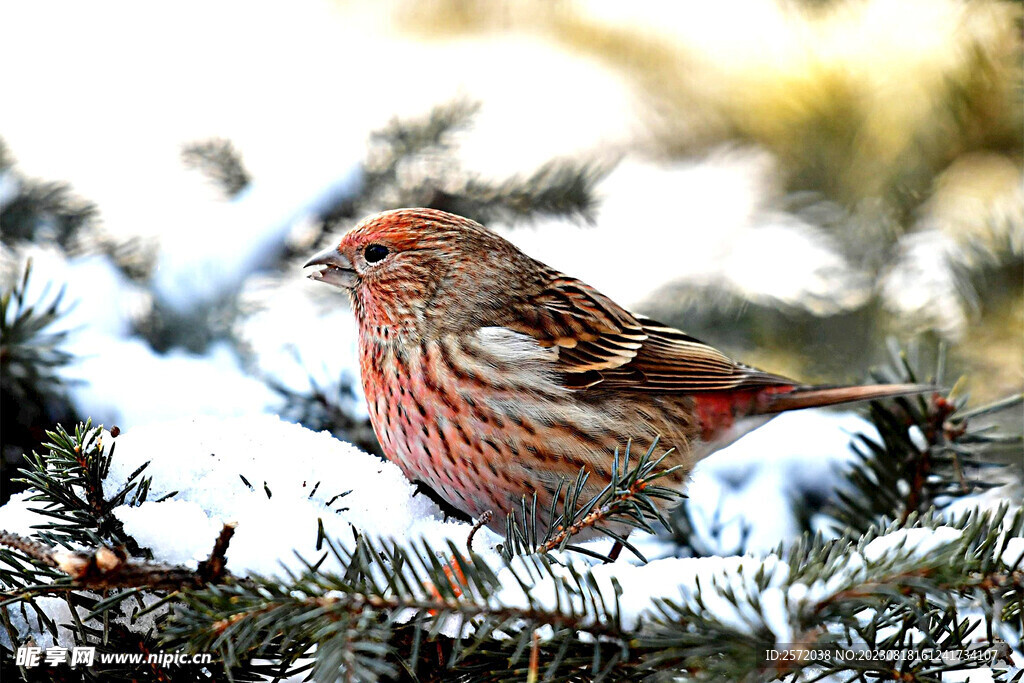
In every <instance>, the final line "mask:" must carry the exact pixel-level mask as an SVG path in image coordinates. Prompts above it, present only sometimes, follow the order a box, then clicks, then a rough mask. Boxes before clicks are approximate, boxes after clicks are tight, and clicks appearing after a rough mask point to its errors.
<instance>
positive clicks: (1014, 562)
mask: <svg viewBox="0 0 1024 683" xmlns="http://www.w3.org/2000/svg"><path fill="white" fill-rule="evenodd" d="M1000 559H1002V561H1003V564H1005V565H1006V566H1007V567H1017V568H1018V569H1019V568H1020V567H1021V565H1022V564H1024V538H1021V537H1019V536H1018V537H1015V538H1011V539H1009V540H1007V541H1006V549H1005V550H1003V555H1002V557H1001V558H1000Z"/></svg>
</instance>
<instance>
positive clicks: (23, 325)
mask: <svg viewBox="0 0 1024 683" xmlns="http://www.w3.org/2000/svg"><path fill="white" fill-rule="evenodd" d="M31 274H32V260H31V259H29V260H28V261H27V262H26V263H25V267H24V269H23V270H22V273H21V277H20V278H19V279H18V280H17V281H16V282H15V283H14V285H13V286H12V287H11V288H10V289H5V291H4V293H3V295H2V297H0V373H2V374H0V377H2V382H3V393H4V399H5V402H6V401H8V400H9V401H12V402H19V403H21V402H25V401H33V400H39V399H40V398H50V397H53V398H58V397H62V396H63V385H64V382H63V380H62V379H61V378H60V375H59V374H58V371H59V370H60V368H62V367H64V366H66V365H67V364H68V363H70V362H71V361H72V359H73V356H72V355H71V354H70V353H68V352H66V351H63V350H62V349H61V348H60V347H61V345H62V344H63V343H64V341H65V340H66V339H67V335H68V332H67V331H66V330H60V331H53V326H54V324H55V323H56V322H57V321H58V320H59V319H60V318H61V316H62V315H63V314H64V313H65V311H64V310H62V309H61V304H62V302H63V299H64V289H63V288H61V289H60V290H59V291H58V292H57V294H56V295H55V296H53V297H52V298H50V296H49V294H50V292H49V288H48V287H47V288H44V289H43V291H42V293H41V294H40V295H39V297H38V299H37V300H36V301H35V302H28V301H26V295H27V292H28V283H29V278H30V277H31ZM48 299H49V301H47V300H48Z"/></svg>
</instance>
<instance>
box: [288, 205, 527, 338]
mask: <svg viewBox="0 0 1024 683" xmlns="http://www.w3.org/2000/svg"><path fill="white" fill-rule="evenodd" d="M305 265H306V266H307V267H308V266H319V267H320V269H319V270H317V271H316V272H313V273H311V274H310V276H309V277H310V278H311V279H313V280H318V281H320V282H326V283H327V284H330V285H334V286H336V287H340V288H342V289H345V290H348V292H349V293H350V295H351V298H352V303H353V309H354V310H355V313H356V317H357V318H358V320H359V323H360V326H361V329H362V332H363V333H364V334H382V333H383V332H384V330H387V332H388V333H389V336H391V335H394V334H398V333H401V334H402V335H405V336H415V337H429V336H441V335H443V334H447V333H458V332H467V331H472V330H474V329H477V328H479V327H483V326H487V325H493V324H495V322H496V316H498V317H500V312H501V311H503V310H507V308H508V304H509V303H510V302H511V301H512V300H514V299H516V298H518V297H519V296H520V295H521V294H522V291H523V290H524V289H529V288H530V287H531V285H532V283H531V278H530V273H534V272H536V270H537V266H538V265H539V264H537V262H536V261H534V260H533V259H531V258H530V257H528V256H526V255H525V254H523V253H522V252H521V251H519V250H518V249H517V248H516V247H514V246H513V245H512V244H510V243H509V242H507V241H506V240H504V239H502V238H501V237H499V236H498V235H496V234H494V233H492V232H490V231H489V230H487V229H485V228H484V227H483V226H481V225H480V224H478V223H476V222H474V221H471V220H469V219H467V218H462V217H461V216H455V215H453V214H450V213H445V212H443V211H437V210H434V209H398V210H396V211H385V212H384V213H380V214H377V215H375V216H370V217H369V218H367V219H365V220H363V221H362V222H361V223H360V224H359V225H357V226H356V227H355V228H353V229H352V230H350V231H349V232H348V233H346V234H345V236H344V237H343V238H342V239H341V242H340V243H339V244H337V245H336V246H332V247H330V248H328V249H325V250H324V251H322V252H320V253H319V254H316V255H315V256H313V258H311V259H310V260H309V261H308V262H307V263H306V264H305Z"/></svg>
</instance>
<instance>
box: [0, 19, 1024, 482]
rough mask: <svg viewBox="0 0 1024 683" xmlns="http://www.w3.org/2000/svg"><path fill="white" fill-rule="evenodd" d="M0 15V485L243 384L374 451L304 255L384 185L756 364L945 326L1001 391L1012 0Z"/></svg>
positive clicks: (1020, 328)
mask: <svg viewBox="0 0 1024 683" xmlns="http://www.w3.org/2000/svg"><path fill="white" fill-rule="evenodd" d="M0 25H3V26H4V27H5V31H4V34H5V35H4V40H3V41H0V63H2V64H3V65H4V78H3V82H2V91H3V94H4V97H3V100H4V104H3V106H2V107H0V141H2V146H0V225H2V238H3V240H2V242H3V246H2V257H0V273H2V279H3V289H4V292H5V293H7V294H8V297H7V298H6V299H5V301H4V311H3V335H4V338H3V346H2V352H0V355H2V358H3V376H2V379H3V396H2V400H3V406H2V407H3V415H2V419H3V425H2V427H3V429H2V449H3V458H4V460H3V462H4V484H5V486H4V498H5V499H6V497H7V496H9V495H10V492H11V491H12V490H13V488H12V486H11V485H10V481H9V478H10V476H11V465H12V464H13V463H16V462H19V461H20V459H21V456H22V454H23V453H24V452H26V451H31V450H32V449H33V448H38V444H39V443H40V440H41V439H44V438H45V435H44V430H45V429H48V428H52V426H53V424H55V423H56V422H57V421H62V422H64V423H65V424H71V423H72V422H73V421H74V420H77V419H84V418H87V417H91V418H92V419H93V420H94V421H95V422H98V423H103V424H105V425H107V426H110V425H114V424H116V425H118V426H119V427H120V428H121V429H131V428H132V427H133V426H137V425H141V424H145V423H148V422H154V421H158V420H163V419H168V418H176V417H183V416H191V415H196V414H213V415H238V414H248V413H253V412H273V413H278V414H281V415H282V416H284V417H285V418H287V419H291V420H294V421H299V422H301V423H303V424H305V425H307V426H309V427H311V428H313V429H330V430H331V431H332V432H334V433H335V434H336V435H338V436H339V437H340V438H344V439H347V440H350V441H353V442H354V443H356V444H358V445H360V446H361V447H363V448H366V449H368V450H371V451H373V450H376V449H377V446H376V443H375V440H374V437H373V434H372V431H371V430H370V429H369V427H368V423H367V421H366V413H365V409H364V406H363V404H362V396H361V392H360V389H359V381H358V370H357V365H356V354H355V332H354V325H353V321H352V318H351V314H350V312H349V311H348V305H347V302H346V300H345V298H344V296H343V295H342V294H340V293H339V292H337V291H335V290H332V289H330V288H327V287H323V286H322V285H317V284H315V283H311V282H309V281H307V280H305V279H304V277H303V275H304V274H303V272H302V269H301V263H302V262H303V261H304V260H305V258H306V257H308V255H310V254H312V253H313V252H314V251H315V250H318V249H320V248H322V247H323V246H325V245H327V244H328V243H330V242H332V241H335V240H337V239H338V236H339V235H340V234H342V233H343V232H344V231H345V230H346V229H348V228H349V227H351V226H352V225H354V224H355V223H356V222H358V220H359V219H361V218H363V217H364V216H366V215H368V214H370V213H374V212H376V211H379V210H383V209H389V208H397V207H402V206H431V207H436V208H441V209H445V210H448V211H453V212H456V213H460V214H463V215H467V216H470V217H472V218H475V219H477V220H479V221H481V222H484V223H485V224H486V225H488V226H489V227H491V228H493V229H495V230H498V231H500V232H501V233H502V234H503V235H505V236H506V237H507V238H508V239H510V240H512V241H513V242H515V243H516V244H518V245H519V246H520V247H521V248H523V249H524V250H525V251H526V252H527V253H529V254H530V255H532V256H534V257H536V258H539V259H540V260H542V261H544V262H546V263H548V264H549V265H551V266H554V267H556V268H558V269H560V270H563V271H565V272H567V273H569V274H571V275H574V276H577V277H579V278H581V279H583V280H584V281H586V282H588V283H589V284H591V285H594V286H596V287H597V288H599V289H601V290H602V291H604V292H605V293H607V294H609V295H610V296H612V297H613V298H615V299H616V300H618V301H620V302H621V303H623V304H625V305H628V306H630V307H632V308H633V309H634V310H637V311H639V312H642V313H645V314H647V315H650V316H652V317H655V318H658V319H660V320H662V321H663V322H666V323H669V324H672V325H675V326H678V327H681V328H682V329H684V330H686V331H687V332H688V333H690V334H692V335H694V336H697V337H698V338H702V339H704V340H705V341H707V342H709V343H712V344H714V345H716V346H719V347H720V348H722V349H723V350H725V351H726V352H728V353H730V354H731V355H733V356H734V357H737V358H739V359H742V360H744V361H745V362H748V363H750V364H753V365H757V366H761V367H764V368H766V369H769V370H771V371H774V372H778V373H781V374H788V375H792V376H794V377H798V378H801V379H806V380H808V381H819V382H830V383H840V382H855V381H861V380H864V379H866V378H867V377H868V376H869V371H870V369H871V368H872V367H873V366H875V365H877V364H878V363H880V362H883V361H885V360H886V359H887V358H888V351H887V345H886V344H887V340H888V339H894V340H896V341H897V342H898V343H900V344H901V345H904V346H907V345H909V346H911V347H913V348H916V349H918V351H919V353H920V355H921V356H922V357H924V358H925V361H924V365H925V367H927V366H928V362H930V361H928V359H929V358H931V357H934V356H935V354H936V350H937V349H938V348H939V345H940V344H943V343H944V344H946V345H948V348H949V354H948V361H947V364H948V370H947V377H948V378H955V377H956V376H958V375H959V374H961V373H966V374H968V375H969V378H970V390H971V392H972V397H973V401H972V402H974V403H980V402H983V401H988V400H992V399H995V398H998V397H1001V396H1004V395H1006V394H1010V393H1014V392H1017V391H1020V390H1021V389H1022V387H1024V335H1022V332H1024V298H1022V292H1024V260H1022V249H1024V184H1022V157H1024V148H1022V145H1024V142H1022V132H1024V118H1022V73H1021V72H1022V40H1021V34H1022V25H1024V24H1022V12H1021V4H1020V3H1018V2H999V1H987V0H974V1H972V2H961V1H955V0H907V1H901V2H890V1H884V0H803V1H800V0H793V1H792V2H785V1H783V0H742V1H740V0H734V1H728V0H726V1H723V2H716V3H696V2H692V3H691V2H671V1H667V0H666V1H653V0H652V1H644V2H631V3H624V2H611V1H609V2H604V1H594V2H582V1H576V2H570V1H563V2H540V1H537V2H488V1H484V0H479V1H469V0H437V1H434V2H411V1H410V2H389V3H376V2H344V1H342V0H335V1H334V2H326V1H325V2H320V1H313V0H297V1H293V2H290V3H287V4H285V3H279V4H271V3H247V2H176V3H135V2H119V3H112V2H94V3H77V2H64V3H61V2H35V3H20V2H14V1H13V0H8V1H5V2H2V3H0ZM29 260H31V272H30V273H27V272H26V263H28V262H29ZM26 275H27V279H26ZM950 381H952V380H950ZM1018 421H1019V416H1018ZM169 438H173V437H172V436H171V435H169ZM782 447H783V448H784V447H785V445H784V443H783V446H782Z"/></svg>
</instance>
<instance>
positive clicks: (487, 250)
mask: <svg viewBox="0 0 1024 683" xmlns="http://www.w3.org/2000/svg"><path fill="white" fill-rule="evenodd" d="M308 267H316V270H314V271H313V272H311V273H310V274H309V277H310V278H311V279H313V280H315V281H319V282H323V283H326V284H328V285H333V286H335V287H338V288H341V289H342V290H345V291H346V292H347V293H348V295H349V298H350V302H351V307H352V310H353V312H354V315H355V318H356V321H357V323H358V354H359V367H360V373H361V377H362V384H363V391H364V394H365V397H366V403H367V408H368V411H369V417H370V422H371V424H372V426H373V429H374V432H375V434H376V435H377V438H378V440H379V441H380V445H381V448H382V450H383V452H384V455H385V457H386V458H387V459H388V460H390V461H391V462H393V463H395V464H397V465H398V466H399V467H400V468H401V470H402V471H403V472H404V473H405V475H406V476H407V477H408V478H409V479H410V480H412V481H414V482H421V483H423V484H425V485H427V486H428V487H430V488H431V489H433V491H434V492H436V493H437V494H438V495H439V496H440V497H441V498H443V499H444V500H445V501H447V502H448V503H449V504H450V505H452V506H454V507H455V508H457V509H458V510H461V511H462V512H464V513H465V514H467V515H469V516H470V517H472V518H476V519H479V518H481V517H484V516H487V517H490V519H491V521H490V522H489V526H491V528H492V529H494V530H495V531H497V532H499V533H501V532H502V531H503V530H504V529H505V519H506V518H507V515H509V514H515V512H516V511H517V510H521V509H522V504H523V500H524V498H525V499H526V500H528V501H529V500H532V499H533V497H534V496H536V500H537V509H538V510H549V509H554V508H553V506H552V502H553V499H554V498H555V497H556V496H557V495H559V491H560V490H564V489H560V486H561V485H562V484H564V483H565V482H572V481H574V480H575V479H576V477H577V475H578V474H579V473H580V471H581V470H582V471H585V473H586V479H585V486H584V489H583V492H582V496H581V500H583V501H585V500H588V497H593V496H596V495H597V494H598V493H599V492H600V491H601V490H602V489H603V488H605V487H606V486H607V485H608V484H609V482H610V481H611V480H612V477H613V470H614V466H613V463H614V460H615V457H616V456H615V453H616V451H619V452H622V451H623V450H624V449H626V448H632V449H633V451H634V452H637V451H639V452H641V453H643V452H645V451H647V450H648V449H651V448H652V446H654V445H655V444H657V447H658V448H664V449H665V450H666V452H667V455H665V456H664V458H663V459H662V460H661V462H660V463H658V467H659V468H662V471H664V472H667V474H665V476H664V477H663V479H661V480H660V481H659V483H662V484H663V485H665V486H668V487H671V488H674V489H678V490H683V489H684V488H685V486H686V485H687V480H688V478H689V474H690V472H691V471H692V469H693V467H694V466H695V465H696V464H697V463H698V462H699V461H700V460H702V459H703V458H705V457H707V456H708V455H710V454H711V453H713V452H715V451H717V450H720V449H722V448H724V447H725V446H727V445H729V444H731V443H733V442H734V441H736V440H737V439H739V438H740V437H742V436H743V435H745V434H747V433H749V432H750V431H752V430H753V429H756V428H757V427H759V426H761V425H763V424H764V423H766V422H767V421H768V420H770V419H771V418H772V417H774V416H776V415H778V414H779V413H782V412H785V411H790V410H797V409H802V408H813V407H820V406H831V405H836V404H844V403H850V402H855V401H864V400H869V399H880V398H886V397H894V396H900V395H906V394H912V393H920V392H922V391H925V390H926V389H927V388H926V387H923V386H921V385H914V384H882V385H860V386H858V385H853V386H811V385H806V384H802V383H800V382H798V381H795V380H793V379H789V378H787V377H784V376H781V375H777V374H772V373H770V372H765V371H762V370H759V369H756V368H754V367H750V366H748V365H744V364H742V363H739V362H736V361H734V360H732V359H730V358H729V357H727V356H726V355H725V354H724V353H722V352H721V351H719V350H717V349H715V348H714V347H712V346H710V345H708V344H705V343H703V342H701V341H699V340H698V339H696V338H694V337H691V336H690V335H688V334H686V333H685V332H682V331H681V330H678V329H675V328H673V327H671V326H668V325H665V324H662V323H660V322H657V321H655V320H652V319H650V318H647V317H645V316H643V315H639V314H637V313H633V312H630V311H628V310H627V309H626V308H624V307H622V306H620V305H619V304H617V303H615V302H614V301H612V300H611V299H610V298H609V297H607V296H605V295H604V294H602V293H601V292H600V291H598V290H597V289H595V288H593V287H591V286H589V285H587V284H585V283H583V282H581V281H580V280H578V279H576V278H574V277H571V276H569V275H565V274H563V273H561V272H559V271H557V270H555V269H554V268H551V267H549V266H547V265H545V264H543V263H541V262H540V261H538V260H536V259H533V258H531V257H530V256H528V255H526V254H525V253H523V252H522V251H521V250H519V249H518V248H517V247H515V246H514V245H513V244H512V243H510V242H509V241H507V240H505V239H504V238H502V237H501V236H500V235H498V234H497V233H495V232H492V231H490V230H488V229H487V228H485V227H483V226H482V225H480V224H479V223H477V222H475V221H473V220H471V219H468V218H464V217H461V216H457V215H454V214H450V213H446V212H443V211H439V210H435V209H425V208H408V209H397V210H393V211H385V212H383V213H379V214H376V215H373V216H370V217H368V218H366V219H364V220H362V221H361V222H360V223H359V224H358V225H356V226H355V227H354V228H353V229H351V230H350V231H348V232H347V233H345V234H344V235H343V236H342V237H341V239H340V241H339V242H338V243H337V244H333V245H332V246H330V247H328V248H327V249H325V250H323V251H321V252H319V253H317V254H316V255H314V256H313V257H312V258H310V259H309V261H307V262H306V264H305V265H304V268H308ZM654 502H655V503H656V504H657V505H661V506H665V505H669V504H670V503H668V502H664V501H659V500H656V501H654ZM676 502H678V501H676ZM487 513H489V514H487ZM538 527H539V529H540V530H541V531H545V530H547V521H546V520H538ZM594 535H597V532H596V531H593V530H590V529H587V530H584V531H583V533H581V534H580V537H579V538H578V539H576V540H586V538H587V537H588V536H594Z"/></svg>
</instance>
